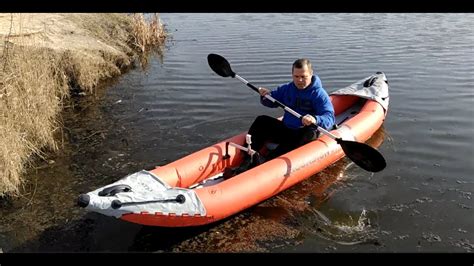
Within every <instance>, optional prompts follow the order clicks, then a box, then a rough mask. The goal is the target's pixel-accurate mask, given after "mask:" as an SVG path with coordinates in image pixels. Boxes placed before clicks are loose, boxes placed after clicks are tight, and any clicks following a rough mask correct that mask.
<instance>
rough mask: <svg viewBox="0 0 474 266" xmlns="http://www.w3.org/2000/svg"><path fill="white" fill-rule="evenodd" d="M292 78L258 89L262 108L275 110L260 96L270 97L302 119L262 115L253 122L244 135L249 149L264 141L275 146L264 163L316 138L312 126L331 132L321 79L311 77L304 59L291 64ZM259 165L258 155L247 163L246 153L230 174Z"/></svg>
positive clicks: (330, 107)
mask: <svg viewBox="0 0 474 266" xmlns="http://www.w3.org/2000/svg"><path fill="white" fill-rule="evenodd" d="M292 76H293V81H292V82H289V83H286V84H283V85H280V86H279V87H277V88H276V89H275V90H273V91H270V90H269V89H267V88H263V87H260V88H259V93H260V96H261V98H260V101H261V103H262V104H263V105H265V106H267V107H270V108H275V107H278V105H277V104H275V103H273V102H271V101H270V100H268V99H266V98H265V97H264V96H265V95H266V94H270V95H271V96H272V97H273V98H275V99H276V100H278V101H280V102H281V103H283V104H284V105H286V106H288V107H290V108H291V109H293V110H294V111H296V112H297V113H299V114H301V115H302V119H298V118H297V117H296V116H294V115H292V114H290V113H288V112H285V114H284V115H283V120H281V121H280V120H278V119H276V118H274V117H270V116H266V115H261V116H258V117H257V118H256V119H255V121H254V122H253V123H252V125H251V126H250V129H249V132H248V134H250V135H251V136H252V144H251V148H252V149H253V150H256V151H257V152H258V151H260V149H261V148H262V147H263V145H264V144H265V142H267V141H270V142H274V143H277V144H279V145H278V147H277V148H276V149H275V150H273V151H270V152H269V154H268V155H267V156H266V158H265V160H267V161H268V160H271V159H273V158H276V157H278V156H280V155H282V154H284V153H287V152H289V151H291V150H293V149H295V148H297V147H300V146H302V145H304V144H306V143H308V142H310V141H312V140H314V139H316V138H318V136H319V131H317V129H316V128H317V127H316V126H314V125H313V123H314V124H317V125H318V126H320V127H322V128H324V129H332V127H333V126H334V123H335V117H334V107H333V105H332V103H331V100H330V98H329V95H328V94H327V92H326V91H325V90H324V89H323V87H322V84H321V80H320V79H319V77H318V76H317V75H314V74H313V68H312V65H311V62H310V61H309V60H308V59H306V58H302V59H298V60H296V61H295V62H294V63H293V67H292ZM254 157H255V156H254ZM262 162H263V160H262V157H261V156H259V155H257V157H256V158H254V159H252V160H251V158H250V156H249V155H248V154H247V153H246V154H245V158H244V161H243V163H242V164H241V166H240V167H239V168H237V169H236V170H235V171H234V172H235V173H234V174H239V173H241V172H243V171H245V170H247V169H248V168H251V167H253V166H256V165H258V164H260V163H262Z"/></svg>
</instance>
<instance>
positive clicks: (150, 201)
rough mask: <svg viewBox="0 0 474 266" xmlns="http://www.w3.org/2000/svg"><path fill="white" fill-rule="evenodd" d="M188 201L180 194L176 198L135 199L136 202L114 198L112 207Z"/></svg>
mask: <svg viewBox="0 0 474 266" xmlns="http://www.w3.org/2000/svg"><path fill="white" fill-rule="evenodd" d="M185 201H186V197H184V196H183V195H181V194H179V195H178V196H176V198H174V199H158V200H147V201H135V202H121V201H120V200H113V201H112V204H111V207H112V209H120V208H121V207H122V206H127V205H137V204H147V203H166V202H176V203H179V204H183V203H184V202H185Z"/></svg>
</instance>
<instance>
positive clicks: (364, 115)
mask: <svg viewBox="0 0 474 266" xmlns="http://www.w3.org/2000/svg"><path fill="white" fill-rule="evenodd" d="M234 74H235V73H234ZM388 87H389V86H388V81H387V78H386V76H385V74H384V73H382V72H377V73H376V74H374V75H371V76H369V77H367V78H365V79H362V80H360V81H357V82H356V83H354V84H352V85H350V86H348V87H345V88H342V89H340V90H337V91H335V92H333V93H330V98H331V101H332V103H333V105H334V109H335V114H336V126H335V127H334V128H333V129H332V130H330V134H332V135H334V136H337V137H338V139H339V140H340V139H343V140H347V141H354V142H355V141H357V142H365V141H367V140H368V139H369V138H370V137H371V136H372V135H373V134H374V133H375V132H376V131H377V129H379V127H380V126H381V125H382V123H383V121H384V119H385V117H386V114H387V111H388V104H389V92H388ZM336 140H337V139H333V138H332V137H330V136H329V135H328V134H326V133H325V134H321V136H320V137H319V138H318V139H316V140H314V141H312V142H310V143H308V144H306V145H304V146H301V147H299V148H297V149H295V150H292V151H290V152H288V153H286V154H283V155H281V156H279V157H277V158H275V159H273V160H270V161H267V162H265V163H263V164H261V165H258V166H256V167H254V168H251V169H250V170H247V171H245V172H243V173H240V174H238V175H236V176H233V177H231V178H224V177H223V172H224V170H225V169H227V168H229V167H237V166H238V165H239V164H240V163H241V161H242V159H243V156H242V152H241V150H240V149H239V148H238V146H239V145H241V146H243V145H244V144H245V141H246V132H243V133H241V134H239V135H236V136H233V137H231V138H228V139H225V140H223V141H221V142H219V143H216V144H214V145H211V146H209V147H206V148H204V149H202V150H199V151H197V152H194V153H192V154H189V155H187V156H185V157H183V158H181V159H178V160H176V161H174V162H171V163H169V164H166V165H163V166H159V167H156V168H155V169H153V170H150V171H145V170H142V171H139V172H136V173H133V174H130V175H128V176H126V177H124V178H122V179H120V180H118V181H117V182H114V183H112V184H109V185H106V186H104V187H101V188H97V189H95V190H93V191H91V192H88V193H86V194H82V195H80V197H79V199H78V204H79V206H81V207H84V208H85V209H86V210H89V211H94V212H98V213H101V214H104V215H108V216H113V217H116V218H120V219H122V220H125V221H129V222H133V223H138V224H143V225H150V226H163V227H184V226H199V225H204V224H209V223H213V222H216V221H219V220H222V219H224V218H226V217H229V216H231V215H234V214H237V213H239V212H241V211H243V210H245V209H247V208H249V207H251V206H254V205H256V204H259V203H260V202H262V201H264V200H266V199H268V198H270V197H272V196H275V195H276V194H278V193H280V192H282V191H284V190H286V189H288V188H289V187H291V186H293V185H295V184H297V183H299V182H301V181H303V180H305V179H307V178H309V177H311V176H313V175H314V174H316V173H318V172H320V171H321V170H323V169H324V168H326V167H328V166H330V165H331V164H333V163H335V162H336V161H338V160H339V159H341V158H343V157H344V156H345V155H346V154H345V152H344V150H343V145H342V144H340V143H339V142H338V141H336ZM229 144H236V145H229ZM364 145H365V144H364ZM346 153H347V152H346ZM347 155H348V154H347ZM352 156H353V157H354V156H357V155H354V154H352ZM348 157H350V156H349V155H348ZM384 163H385V162H384ZM383 167H385V165H384V166H383Z"/></svg>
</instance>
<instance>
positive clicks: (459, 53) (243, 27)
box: [0, 13, 474, 252]
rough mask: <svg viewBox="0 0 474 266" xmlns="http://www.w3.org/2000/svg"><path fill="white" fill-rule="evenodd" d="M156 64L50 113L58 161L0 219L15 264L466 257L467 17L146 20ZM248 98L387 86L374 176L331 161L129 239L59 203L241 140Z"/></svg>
mask: <svg viewBox="0 0 474 266" xmlns="http://www.w3.org/2000/svg"><path fill="white" fill-rule="evenodd" d="M161 19H162V21H163V22H164V23H165V24H166V27H167V29H168V31H169V32H170V33H171V35H172V37H171V39H170V41H169V42H168V43H167V46H166V49H165V51H164V55H163V58H162V61H161V60H159V59H158V58H154V59H153V60H152V61H151V63H150V65H149V66H148V68H147V69H146V71H145V72H143V71H141V70H139V69H137V70H133V71H131V72H129V73H127V74H126V75H124V76H122V77H120V78H119V79H117V80H115V81H114V82H112V83H111V84H108V85H107V88H106V89H104V90H102V91H101V92H100V93H98V94H97V95H94V96H89V97H85V98H82V99H77V101H78V103H77V104H78V105H76V106H75V108H69V109H68V110H67V111H66V112H65V115H64V119H65V126H66V128H67V129H66V130H65V133H64V139H65V142H64V150H63V151H62V152H61V154H59V155H57V156H55V157H52V158H51V160H53V161H54V162H51V164H48V163H44V165H41V166H40V167H39V169H37V170H32V171H30V172H29V175H31V178H30V182H29V183H28V184H27V185H26V186H25V192H24V194H23V197H22V198H20V199H18V200H16V201H13V202H4V203H1V205H0V214H1V218H0V225H1V227H0V248H2V249H3V251H4V252H30V251H35V252H36V251H40V252H44V251H60V252H62V251H72V252H77V251H176V252H179V251H191V252H226V251H228V252H239V251H258V252H472V251H474V237H473V236H474V233H473V232H474V215H473V210H472V209H473V207H474V204H473V200H472V198H473V193H474V177H473V176H472V173H473V172H474V171H473V170H474V169H473V168H474V166H473V165H474V159H473V158H474V156H473V153H474V148H473V145H472V144H473V143H474V120H473V117H474V108H473V107H472V106H473V104H474V97H473V96H474V90H473V86H474V53H473V52H474V51H473V47H474V30H473V29H474V15H473V14H301V13H298V14H291V13H286V14H276V13H273V14H262V13H258V14H238V13H232V14H224V13H222V14H195V13H186V14H176V13H174V14H161ZM209 53H217V54H221V55H223V56H224V57H225V58H226V59H228V60H229V61H230V63H231V65H232V68H233V70H234V71H235V72H237V73H238V74H239V75H240V76H242V77H244V78H245V79H247V80H248V81H250V82H252V83H253V84H255V85H257V86H265V87H269V88H273V87H275V86H276V85H278V84H281V83H284V82H287V81H288V80H289V79H290V78H291V76H290V74H291V72H290V71H291V64H292V62H293V61H294V60H295V59H296V58H299V57H307V58H309V59H310V60H312V62H313V64H314V65H315V67H316V69H315V70H316V72H317V74H318V75H319V76H320V78H321V80H322V82H323V86H324V88H325V89H326V90H327V91H328V92H331V91H334V90H336V89H339V88H341V87H344V86H347V85H349V84H351V83H353V82H355V81H357V80H359V79H361V78H364V77H366V76H369V75H371V74H373V73H375V72H377V71H383V72H384V73H385V74H386V75H387V78H388V79H389V82H390V106H389V113H388V116H387V119H386V121H385V123H384V125H383V128H382V129H381V130H380V131H379V132H377V134H376V136H374V138H373V139H372V140H371V141H372V142H373V143H374V144H373V145H374V146H378V147H379V150H380V151H381V152H382V154H383V155H384V157H385V158H386V160H387V162H388V166H387V168H386V169H385V170H384V171H382V172H379V173H376V174H371V173H368V172H365V171H363V170H361V169H360V168H358V167H357V166H355V165H353V164H352V163H351V162H350V161H349V160H343V161H340V162H338V163H336V164H335V165H334V166H331V167H329V168H328V169H326V170H325V171H324V172H322V173H319V174H317V175H315V176H314V177H312V178H310V179H308V180H306V181H304V182H302V183H301V184H298V185H296V186H295V187H293V188H291V189H289V190H287V191H285V192H283V193H281V194H280V195H277V196H276V197H274V198H272V199H270V200H268V201H266V202H264V203H262V204H260V205H258V206H256V207H253V208H251V209H249V210H248V211H246V212H244V213H241V214H239V215H237V216H234V217H231V218H229V219H227V220H225V221H223V222H221V223H218V224H215V225H211V226H204V227H201V228H184V229H169V228H153V227H144V226H140V225H135V224H131V223H127V222H123V221H120V220H116V219H114V218H110V217H104V216H101V215H99V214H94V213H87V212H85V211H83V210H82V209H79V208H77V207H76V206H75V205H74V201H75V199H76V197H77V196H78V195H79V194H80V193H83V192H87V191H90V190H92V189H95V188H97V187H99V186H103V185H105V184H108V183H111V182H113V181H115V180H117V179H119V178H121V177H123V176H124V175H126V174H128V173H132V172H135V171H138V170H140V169H151V168H152V167H154V166H155V165H162V164H165V163H167V162H171V161H173V160H176V159H178V158H180V157H182V156H184V155H187V154H189V153H191V152H194V151H197V150H199V149H201V148H203V147H206V146H208V145H210V144H213V143H215V142H218V141H220V140H222V139H223V138H227V137H229V136H233V135H235V134H237V133H240V132H242V131H244V130H246V129H247V128H248V126H249V125H250V124H251V122H252V121H253V119H254V118H255V116H257V115H259V114H269V115H275V116H276V115H279V114H281V110H280V109H269V108H265V107H263V106H262V105H260V104H259V102H258V96H257V95H256V94H255V92H253V91H251V90H250V89H249V88H247V87H246V86H244V85H243V84H242V83H241V82H239V81H238V80H235V79H231V78H222V77H219V76H217V75H216V74H215V73H213V72H212V70H211V69H210V68H209V66H208V64H207V59H206V57H207V55H208V54H209Z"/></svg>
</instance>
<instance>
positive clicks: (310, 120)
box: [301, 114, 316, 126]
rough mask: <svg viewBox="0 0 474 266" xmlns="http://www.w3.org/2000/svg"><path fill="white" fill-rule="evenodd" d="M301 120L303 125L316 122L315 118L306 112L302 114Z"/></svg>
mask: <svg viewBox="0 0 474 266" xmlns="http://www.w3.org/2000/svg"><path fill="white" fill-rule="evenodd" d="M301 122H302V123H303V125H305V126H309V125H312V124H316V118H314V116H312V115H309V114H308V115H305V116H303V118H301Z"/></svg>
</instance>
